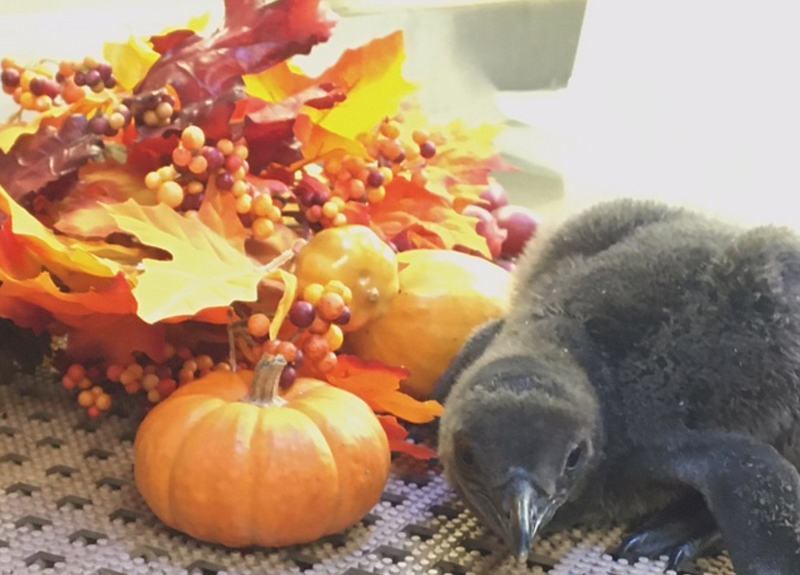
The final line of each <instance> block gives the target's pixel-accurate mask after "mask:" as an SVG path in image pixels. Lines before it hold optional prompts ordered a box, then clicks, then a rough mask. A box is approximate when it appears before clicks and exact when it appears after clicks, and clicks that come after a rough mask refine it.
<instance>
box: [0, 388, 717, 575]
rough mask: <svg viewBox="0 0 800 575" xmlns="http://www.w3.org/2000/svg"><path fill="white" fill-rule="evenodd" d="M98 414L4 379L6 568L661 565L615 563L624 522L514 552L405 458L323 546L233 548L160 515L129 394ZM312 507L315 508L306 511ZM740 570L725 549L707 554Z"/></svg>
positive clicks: (127, 570) (332, 570)
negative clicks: (89, 415)
mask: <svg viewBox="0 0 800 575" xmlns="http://www.w3.org/2000/svg"><path fill="white" fill-rule="evenodd" d="M121 399H122V401H117V405H118V407H117V408H116V409H114V410H112V412H111V415H110V416H108V417H106V418H105V419H104V420H103V421H102V422H100V423H99V424H98V423H96V422H94V421H90V420H87V419H85V418H84V417H83V415H82V413H81V410H80V409H79V408H78V407H77V405H76V404H75V403H74V399H73V398H72V397H71V396H69V394H68V393H67V392H66V391H64V390H63V389H62V388H61V387H60V385H59V384H58V383H57V382H56V381H54V379H53V378H52V377H51V376H48V375H47V374H45V373H40V374H37V375H36V376H35V377H26V378H17V379H15V380H12V381H11V382H8V383H5V384H0V574H2V575H6V574H20V575H22V574H27V573H63V574H75V575H78V574H80V575H118V574H125V575H134V574H165V575H180V574H186V573H198V574H202V575H216V574H225V573H227V574H229V575H250V574H264V575H273V574H274V575H277V574H283V573H304V574H308V575H369V574H380V575H395V574H397V575H402V574H406V573H408V574H423V575H444V574H448V573H451V574H453V575H472V574H474V575H480V574H487V573H498V574H506V575H516V574H523V573H526V574H527V573H534V574H540V573H545V572H547V573H549V574H550V575H562V574H563V575H566V574H569V575H579V574H592V575H594V574H597V575H600V574H618V575H627V574H631V575H633V574H638V575H645V574H648V573H652V574H654V575H655V574H657V573H662V572H663V562H661V561H652V562H648V561H640V562H638V563H636V564H633V565H628V564H627V563H625V562H615V561H613V559H612V558H611V557H610V556H608V555H607V554H605V552H604V550H605V549H606V548H607V547H608V546H609V545H611V544H613V543H614V542H616V541H618V540H619V537H620V531H619V530H613V531H609V532H603V533H598V532H592V533H585V532H581V531H578V530H575V531H571V532H568V533H561V534H558V535H556V536H553V537H551V538H549V539H547V540H543V541H540V542H539V543H538V545H537V546H536V548H535V550H534V553H535V555H534V556H533V557H532V558H531V559H530V560H529V561H528V562H527V564H519V563H517V562H514V561H513V560H510V559H508V558H506V557H505V556H504V555H503V553H502V552H501V551H500V545H499V543H498V541H497V539H495V538H494V537H493V536H491V535H489V534H487V533H485V532H484V531H483V529H482V528H481V527H480V525H479V524H478V523H477V522H476V520H475V519H474V518H473V517H472V516H471V515H470V513H469V512H468V511H466V510H464V508H463V506H462V505H461V504H460V503H459V502H458V501H457V500H456V499H454V497H453V494H452V492H451V491H450V490H449V488H448V487H447V485H446V484H445V482H444V480H443V479H442V477H441V475H440V470H439V469H438V468H437V467H436V465H424V464H419V463H418V462H410V461H407V460H405V459H398V460H396V461H395V466H394V472H393V474H392V477H391V479H390V481H389V482H388V484H387V486H386V489H385V492H384V495H383V498H382V501H381V502H380V503H379V504H378V505H376V506H375V508H374V509H373V510H372V512H371V513H370V514H369V515H367V516H366V517H365V518H364V520H363V521H362V522H361V523H360V524H359V525H357V526H355V527H353V528H352V529H350V530H348V531H347V532H345V533H343V534H341V535H337V536H333V537H328V538H325V539H324V540H321V541H319V542H317V543H315V544H312V545H305V546H297V547H292V548H287V549H280V550H272V549H247V550H230V549H226V548H223V547H219V546H214V545H207V544H203V543H199V542H197V541H195V540H193V539H191V538H188V537H186V536H184V535H182V534H180V533H177V532H175V531H173V530H171V529H169V528H167V527H165V526H164V525H163V524H161V523H160V522H159V521H158V520H157V519H156V518H155V517H154V516H153V515H152V513H150V511H149V510H148V509H147V507H146V505H145V504H144V502H143V501H142V499H141V498H140V497H139V495H138V492H137V491H136V487H135V485H134V484H133V480H132V477H133V476H132V463H133V450H132V445H133V443H132V442H133V437H134V432H135V426H136V421H137V416H136V415H135V414H133V412H135V411H136V410H135V409H134V408H133V407H132V405H130V404H128V405H125V402H124V396H123V397H122V398H121ZM311 520H313V518H311V517H309V521H311ZM701 571H706V572H708V573H711V574H718V575H733V572H732V570H731V569H730V565H729V563H728V561H727V560H726V559H725V558H719V559H715V560H713V561H708V562H704V563H702V570H701V569H698V571H697V572H698V573H699V572H701Z"/></svg>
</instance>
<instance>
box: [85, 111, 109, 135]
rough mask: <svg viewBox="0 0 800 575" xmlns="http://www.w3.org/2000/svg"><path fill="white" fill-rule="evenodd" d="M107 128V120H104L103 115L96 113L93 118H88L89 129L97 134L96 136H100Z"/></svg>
mask: <svg viewBox="0 0 800 575" xmlns="http://www.w3.org/2000/svg"><path fill="white" fill-rule="evenodd" d="M107 130H108V120H106V118H105V116H102V115H100V114H97V115H96V116H95V117H94V118H92V119H91V120H89V131H90V132H91V133H92V134H97V135H98V136H102V135H104V134H105V133H106V131H107Z"/></svg>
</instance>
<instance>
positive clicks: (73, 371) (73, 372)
mask: <svg viewBox="0 0 800 575" xmlns="http://www.w3.org/2000/svg"><path fill="white" fill-rule="evenodd" d="M66 375H67V377H69V378H70V379H71V380H72V381H80V380H82V379H83V378H84V377H86V368H85V367H83V366H82V365H81V364H79V363H73V364H72V365H70V366H69V367H68V368H67V373H66Z"/></svg>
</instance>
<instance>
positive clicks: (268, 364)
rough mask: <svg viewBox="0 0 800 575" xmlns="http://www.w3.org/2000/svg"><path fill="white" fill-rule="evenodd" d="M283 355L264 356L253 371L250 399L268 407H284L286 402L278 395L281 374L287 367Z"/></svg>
mask: <svg viewBox="0 0 800 575" xmlns="http://www.w3.org/2000/svg"><path fill="white" fill-rule="evenodd" d="M286 363H287V362H286V359H285V358H284V357H283V356H282V355H269V354H264V355H262V356H261V359H259V360H258V363H257V364H256V367H255V369H254V370H253V383H252V384H251V385H250V399H251V400H253V401H255V402H257V403H263V404H267V405H284V404H285V403H286V401H285V400H284V399H283V398H282V397H281V396H280V395H279V394H278V390H279V389H280V381H281V374H282V373H283V368H285V367H286Z"/></svg>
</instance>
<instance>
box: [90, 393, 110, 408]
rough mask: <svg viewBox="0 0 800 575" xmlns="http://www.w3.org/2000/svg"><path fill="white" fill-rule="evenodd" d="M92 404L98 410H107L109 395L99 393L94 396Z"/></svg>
mask: <svg viewBox="0 0 800 575" xmlns="http://www.w3.org/2000/svg"><path fill="white" fill-rule="evenodd" d="M94 406H95V407H96V408H97V409H99V410H100V411H108V409H109V408H110V407H111V396H110V395H108V394H107V393H101V394H100V395H98V396H97V397H96V398H95V400H94Z"/></svg>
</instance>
